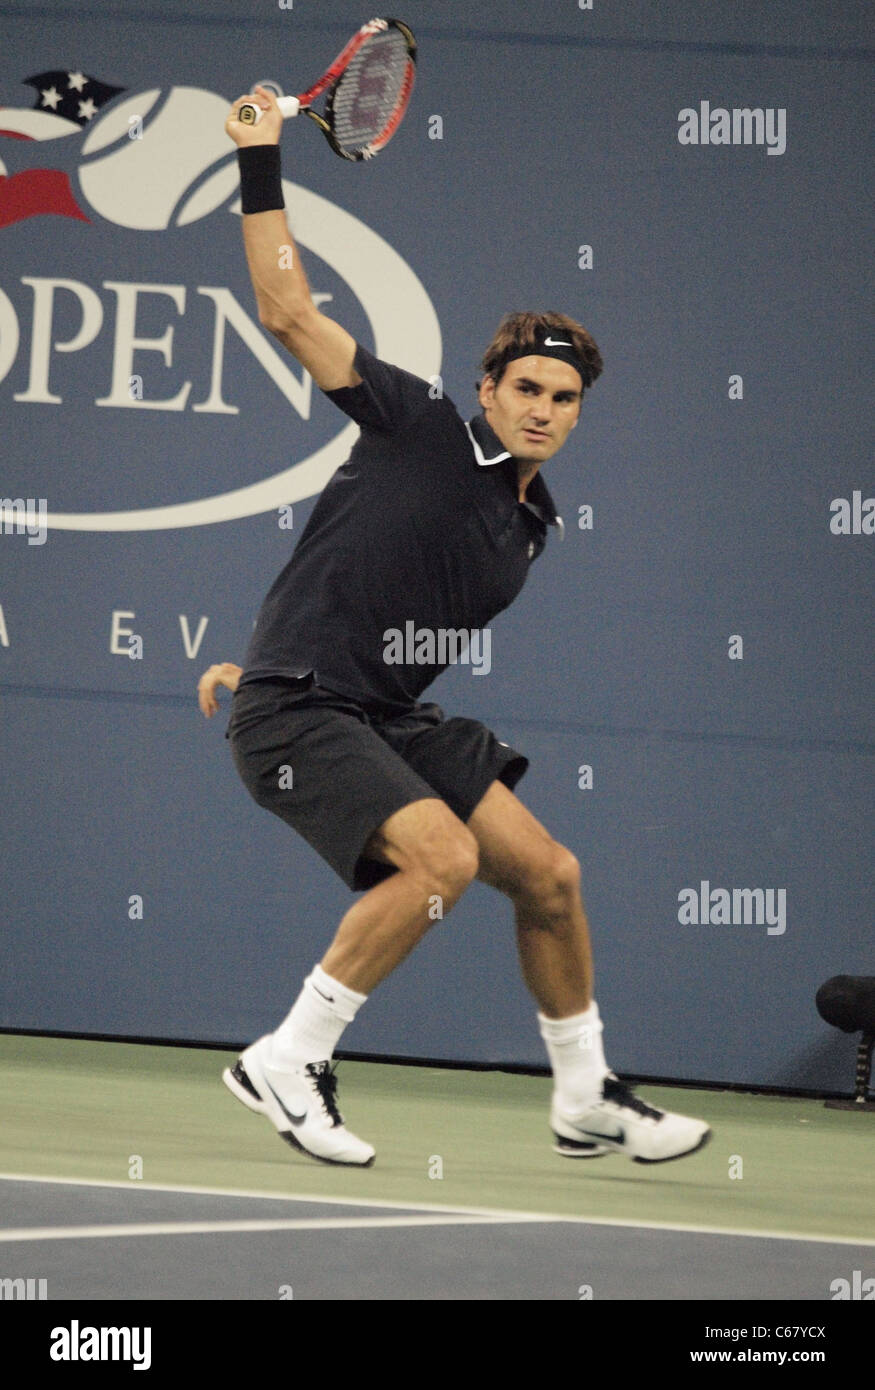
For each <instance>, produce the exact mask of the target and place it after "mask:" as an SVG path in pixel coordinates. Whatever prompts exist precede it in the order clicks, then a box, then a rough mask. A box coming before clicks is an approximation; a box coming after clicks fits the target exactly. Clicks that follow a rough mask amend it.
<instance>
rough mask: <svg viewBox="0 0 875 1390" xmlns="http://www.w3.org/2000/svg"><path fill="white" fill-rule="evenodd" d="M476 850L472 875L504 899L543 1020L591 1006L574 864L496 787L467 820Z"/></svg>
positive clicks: (517, 803) (500, 785) (588, 957)
mask: <svg viewBox="0 0 875 1390" xmlns="http://www.w3.org/2000/svg"><path fill="white" fill-rule="evenodd" d="M468 828H469V829H470V830H471V832H472V833H473V835H474V837H475V839H476V840H477V844H478V846H479V850H480V870H479V875H478V876H479V877H480V878H481V879H482V881H483V882H484V883H488V884H489V885H490V886H491V887H493V888H497V889H498V890H499V892H501V893H504V894H505V895H506V896H507V897H509V898H510V900H511V902H512V903H513V905H514V909H515V912H516V928H517V948H518V950H519V956H520V965H521V967H522V972H523V978H524V980H525V982H526V984H527V985H528V987H529V989H530V990H531V992H532V994H533V995H534V996H535V999H536V1000H537V1002H538V1004H539V1006H540V1008H541V1012H542V1013H544V1014H545V1015H546V1016H547V1017H548V1018H566V1017H568V1016H569V1015H571V1014H580V1013H584V1012H585V1011H586V1010H587V1009H588V1008H589V1007H590V1004H591V1003H592V990H593V966H592V949H591V947H590V940H589V924H588V922H587V919H586V913H585V911H584V907H583V902H582V901H581V896H580V866H579V865H578V862H577V860H576V859H575V857H574V855H573V854H572V853H571V851H570V850H568V849H565V847H564V846H563V845H560V844H558V843H557V842H556V841H555V840H554V839H553V838H552V836H551V835H550V834H549V833H548V831H547V830H545V828H544V826H543V825H541V823H540V821H538V820H536V818H535V817H534V816H533V815H532V813H531V811H529V810H527V808H526V807H525V806H524V805H523V804H522V802H521V801H519V800H518V799H517V797H515V796H514V794H513V792H511V791H509V790H508V788H507V787H505V786H504V785H503V783H501V782H493V784H492V786H491V787H490V788H489V790H488V791H487V793H486V795H485V796H484V797H483V799H482V801H481V802H480V804H479V805H478V806H477V808H476V809H475V811H474V813H473V815H471V817H470V818H469V820H468Z"/></svg>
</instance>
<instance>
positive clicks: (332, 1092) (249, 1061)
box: [222, 1033, 376, 1168]
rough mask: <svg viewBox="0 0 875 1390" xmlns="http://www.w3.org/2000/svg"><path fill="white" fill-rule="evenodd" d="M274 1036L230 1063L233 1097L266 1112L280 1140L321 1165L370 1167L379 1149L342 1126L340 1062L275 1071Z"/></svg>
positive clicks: (224, 1076) (228, 1072)
mask: <svg viewBox="0 0 875 1390" xmlns="http://www.w3.org/2000/svg"><path fill="white" fill-rule="evenodd" d="M270 1044H271V1034H270V1033H267V1034H266V1035H265V1036H264V1037H263V1038H259V1039H258V1041H257V1042H254V1043H252V1045H251V1046H250V1047H247V1048H246V1049H245V1051H243V1052H241V1054H240V1056H239V1057H238V1059H237V1064H236V1066H235V1067H234V1068H233V1070H232V1069H231V1068H230V1067H226V1068H225V1070H224V1071H223V1073H222V1080H223V1081H224V1083H225V1085H226V1086H227V1087H228V1090H229V1091H230V1092H231V1094H232V1095H235V1096H236V1097H237V1099H238V1100H240V1101H242V1102H243V1104H244V1105H246V1106H248V1108H249V1109H250V1110H254V1111H255V1112H256V1114H258V1115H264V1116H265V1117H266V1118H267V1119H268V1120H270V1122H271V1124H272V1125H273V1126H274V1127H275V1128H276V1129H277V1130H278V1132H279V1135H280V1138H281V1139H285V1141H286V1143H287V1144H291V1145H292V1147H293V1148H295V1149H299V1150H300V1152H301V1153H305V1154H309V1155H310V1156H311V1157H312V1158H318V1159H321V1161H322V1162H323V1163H345V1164H354V1165H355V1166H357V1167H360V1168H369V1167H370V1165H371V1164H372V1163H373V1161H374V1157H375V1152H376V1151H375V1150H374V1149H373V1148H372V1147H371V1145H370V1144H366V1143H365V1142H364V1140H363V1139H359V1138H358V1137H357V1135H355V1134H351V1133H350V1131H349V1130H348V1129H344V1126H343V1116H342V1115H341V1113H340V1111H339V1110H338V1108H337V1077H336V1076H335V1072H336V1070H337V1068H336V1066H334V1067H332V1066H331V1065H330V1063H329V1062H308V1063H307V1064H306V1066H303V1067H299V1068H296V1069H295V1070H294V1071H291V1072H288V1071H277V1069H276V1067H273V1066H271V1064H270Z"/></svg>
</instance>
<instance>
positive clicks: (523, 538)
mask: <svg viewBox="0 0 875 1390" xmlns="http://www.w3.org/2000/svg"><path fill="white" fill-rule="evenodd" d="M354 367H355V370H356V371H357V372H358V373H359V375H360V376H361V378H362V380H361V383H360V384H359V385H358V386H349V387H343V388H341V389H340V390H337V391H326V392H325V394H326V395H327V397H328V399H329V400H331V401H333V402H334V404H335V405H337V406H339V408H340V409H341V410H342V411H344V412H345V414H347V415H349V416H350V418H351V419H353V420H354V421H355V422H356V423H357V424H358V425H359V426H360V427H361V435H360V437H359V439H358V440H357V441H356V443H355V444H354V446H353V449H352V452H351V454H350V457H349V459H348V461H347V462H346V463H345V464H343V465H342V467H340V468H338V469H337V471H336V472H335V473H334V475H333V476H332V478H331V479H330V481H329V482H328V484H327V485H326V487H325V488H324V489H323V491H322V493H321V495H320V497H319V499H318V501H317V502H316V505H315V507H314V508H313V511H312V513H311V515H310V519H309V520H308V522H307V525H306V526H305V528H304V530H303V532H302V534H301V537H300V540H299V541H298V543H297V545H296V546H295V549H294V551H293V553H292V556H291V558H290V559H289V561H288V563H287V564H286V566H285V567H284V569H283V570H282V571H281V573H280V574H279V575H278V576H277V578H276V579H275V581H274V583H273V584H272V586H271V588H270V591H269V592H268V594H267V597H266V598H265V600H264V603H263V604H262V607H261V611H260V612H259V615H258V620H257V622H256V624H255V628H254V630H253V633H252V637H251V640H250V642H249V647H248V650H247V652H246V656H245V660H244V666H243V675H242V676H241V677H240V684H241V685H246V684H251V683H252V682H254V681H259V680H267V679H274V678H276V677H297V676H302V675H306V674H307V673H308V672H310V671H313V672H315V675H316V679H317V681H318V682H319V684H320V685H323V686H326V687H328V688H329V689H331V690H336V691H339V692H340V693H341V694H344V695H349V696H352V697H354V698H356V699H358V700H359V701H361V702H363V703H367V702H371V703H373V704H374V705H375V706H377V707H383V708H385V709H386V710H387V711H398V710H401V709H406V708H409V707H410V705H411V704H412V703H414V702H416V701H417V700H418V699H419V697H420V696H421V695H422V693H423V691H424V690H425V689H426V687H427V686H429V685H430V684H431V683H432V681H433V680H434V679H435V677H436V676H437V675H439V674H440V672H441V671H443V670H445V669H446V667H447V665H448V664H449V663H448V662H446V661H445V662H444V663H443V664H442V665H441V664H435V665H420V664H417V663H415V662H411V663H410V664H404V665H401V664H399V665H391V664H387V662H386V660H384V653H385V649H386V645H387V634H388V633H389V630H390V629H396V630H400V631H401V632H402V633H403V632H405V631H407V629H406V624H407V623H408V622H411V621H412V622H413V623H414V624H415V625H416V629H417V630H418V629H430V630H431V631H432V632H437V631H438V630H439V629H444V630H449V629H454V630H459V629H463V630H466V631H468V632H469V633H470V632H471V631H473V630H475V629H482V628H484V627H486V626H487V625H488V624H489V623H490V622H491V620H492V619H493V618H494V617H495V615H496V614H497V613H500V612H501V611H502V609H504V608H507V606H508V604H510V603H512V602H513V600H514V599H515V598H516V596H517V594H518V593H519V592H520V590H521V588H522V587H523V584H524V583H525V581H526V576H527V574H528V572H529V566H530V565H531V563H532V561H533V560H535V559H537V557H538V556H539V555H540V554H541V551H542V550H543V549H544V545H545V543H546V535H547V526H548V525H555V526H558V527H559V528H560V530H563V529H564V528H563V526H562V520H561V518H560V517H558V516H557V515H556V509H555V506H554V504H553V500H552V498H551V496H550V493H549V491H548V489H547V486H546V484H545V483H544V481H543V479H542V477H541V475H540V473H538V474H537V475H536V476H535V477H534V478H533V480H532V481H531V482H530V483H529V486H528V488H527V500H526V501H525V502H523V503H521V502H520V501H519V487H518V482H517V468H516V463H515V461H514V459H513V458H512V457H511V455H510V454H509V453H508V451H507V450H506V449H505V448H504V446H503V445H502V443H501V441H500V440H499V439H498V437H497V435H496V434H495V433H494V431H493V430H492V428H491V426H490V425H489V424H488V423H487V421H486V417H485V416H484V415H483V414H482V413H481V414H480V415H478V416H476V417H475V418H474V419H472V420H471V421H470V422H469V423H466V422H465V421H463V420H462V419H461V417H460V415H459V412H458V411H457V409H456V407H455V406H454V404H453V402H452V401H451V400H450V399H449V397H447V396H443V397H441V398H437V399H433V394H434V388H430V386H429V383H428V382H427V381H424V380H423V379H422V378H421V377H417V376H413V375H412V373H410V372H406V371H404V370H402V369H401V368H400V367H395V366H392V365H391V364H390V363H388V362H383V361H380V360H379V359H378V358H376V357H374V355H373V354H372V353H370V352H369V351H368V350H367V349H366V348H365V347H363V346H362V345H361V343H359V344H357V348H356V354H355V358H354ZM430 392H431V393H430ZM434 654H435V655H437V653H434ZM444 654H446V653H444Z"/></svg>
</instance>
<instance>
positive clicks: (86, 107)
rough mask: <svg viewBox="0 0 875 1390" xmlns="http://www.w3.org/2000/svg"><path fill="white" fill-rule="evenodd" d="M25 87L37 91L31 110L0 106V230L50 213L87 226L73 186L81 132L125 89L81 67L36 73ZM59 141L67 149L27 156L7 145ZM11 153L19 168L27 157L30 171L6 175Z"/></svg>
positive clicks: (45, 149)
mask: <svg viewBox="0 0 875 1390" xmlns="http://www.w3.org/2000/svg"><path fill="white" fill-rule="evenodd" d="M24 85H25V86H27V87H32V88H33V89H34V102H33V106H32V107H16V106H0V227H10V226H12V224H13V223H15V222H23V221H24V219H25V218H27V217H43V216H46V215H50V216H55V217H75V218H77V219H78V220H79V221H80V222H88V221H90V218H88V217H86V215H85V213H84V212H83V211H82V209H81V207H80V206H79V204H78V203H77V202H76V199H75V197H74V196H73V190H72V188H71V186H70V176H69V173H68V170H69V168H70V166H71V155H72V156H73V162H75V153H74V152H75V151H76V150H78V147H79V144H80V142H81V139H82V132H83V130H85V129H86V127H87V126H88V125H89V123H90V122H91V121H92V120H93V118H94V117H95V115H96V114H97V112H98V111H99V110H100V109H101V107H102V106H105V105H106V103H107V102H108V101H111V100H112V98H113V97H116V96H118V94H119V93H120V92H123V91H124V90H125V88H124V87H113V86H110V84H109V83H107V82H100V81H98V79H97V78H96V77H92V76H90V75H89V74H88V73H84V72H81V71H80V70H79V69H78V68H76V69H74V70H72V71H67V70H66V69H60V68H59V69H57V70H53V71H50V72H40V73H35V74H34V76H33V77H26V78H25V79H24ZM59 140H63V141H64V142H65V143H64V146H63V150H62V149H61V148H60V147H59V146H57V145H55V146H49V147H45V146H42V145H40V146H39V147H38V149H37V148H34V149H33V151H32V152H31V151H28V152H27V153H26V154H25V152H24V151H23V150H21V149H20V148H18V147H10V144H9V143H8V142H11V141H16V142H19V141H28V142H34V141H59ZM13 149H14V151H15V155H16V157H15V160H14V162H15V163H16V164H19V165H20V164H21V163H22V155H23V156H24V159H25V161H26V162H27V163H28V164H29V165H30V166H31V167H28V168H25V169H20V171H19V172H17V173H12V174H8V173H7V172H6V160H7V158H8V159H10V160H11V159H12V158H13ZM37 156H38V157H37ZM49 165H54V166H56V167H48V166H49ZM34 166H35V167H34ZM64 166H66V167H64Z"/></svg>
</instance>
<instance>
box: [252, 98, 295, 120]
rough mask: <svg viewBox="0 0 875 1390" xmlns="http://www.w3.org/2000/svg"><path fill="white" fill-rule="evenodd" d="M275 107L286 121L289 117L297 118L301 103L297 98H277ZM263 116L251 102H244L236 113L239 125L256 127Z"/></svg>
mask: <svg viewBox="0 0 875 1390" xmlns="http://www.w3.org/2000/svg"><path fill="white" fill-rule="evenodd" d="M276 104H277V106H278V107H279V109H280V111H281V112H282V115H283V117H284V118H285V119H286V120H288V118H289V117H290V116H297V114H298V112H299V111H300V109H301V103H300V102H299V100H298V98H297V97H278V98H277V103H276ZM263 115H264V111H263V109H262V107H260V106H253V105H252V104H251V102H248V101H247V102H244V103H243V105H242V106H241V107H240V110H239V111H238V112H237V119H238V121H239V122H240V124H241V125H258V122H259V121H260V120H261V118H262V116H263Z"/></svg>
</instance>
